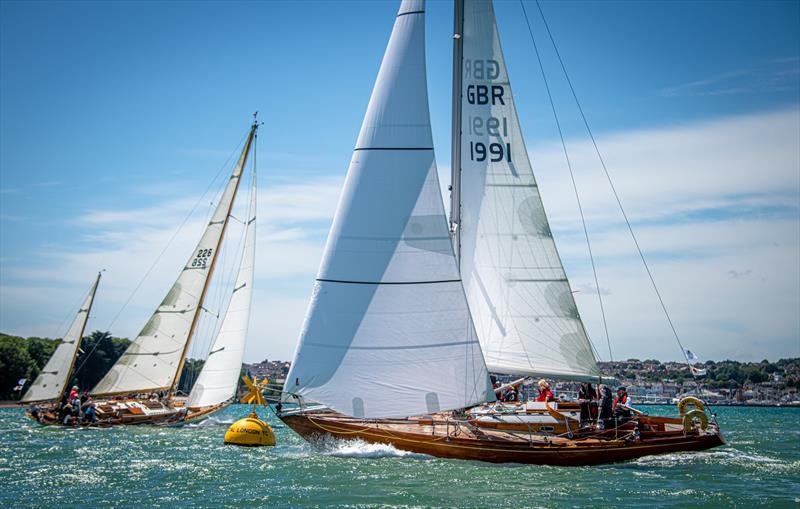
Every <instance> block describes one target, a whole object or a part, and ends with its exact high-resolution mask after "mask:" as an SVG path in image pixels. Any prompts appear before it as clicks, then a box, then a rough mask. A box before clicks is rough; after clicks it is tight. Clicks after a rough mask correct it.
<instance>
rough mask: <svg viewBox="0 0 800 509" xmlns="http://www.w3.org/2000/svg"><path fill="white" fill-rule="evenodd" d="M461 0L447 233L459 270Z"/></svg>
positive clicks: (457, 3) (457, 4)
mask: <svg viewBox="0 0 800 509" xmlns="http://www.w3.org/2000/svg"><path fill="white" fill-rule="evenodd" d="M463 34H464V0H453V125H452V151H451V158H450V161H451V168H450V233H451V234H452V236H453V251H454V252H455V255H456V263H457V264H458V268H459V272H460V270H461V88H462V87H461V77H462V70H461V67H462V65H463V58H464V54H463V48H464V39H463Z"/></svg>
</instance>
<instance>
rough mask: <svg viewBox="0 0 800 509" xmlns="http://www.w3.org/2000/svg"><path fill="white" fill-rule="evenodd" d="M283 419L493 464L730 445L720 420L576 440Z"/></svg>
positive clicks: (309, 434)
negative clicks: (697, 425)
mask: <svg viewBox="0 0 800 509" xmlns="http://www.w3.org/2000/svg"><path fill="white" fill-rule="evenodd" d="M279 417H280V419H281V420H282V421H283V422H284V424H286V425H287V426H289V427H290V428H291V429H292V430H294V431H295V432H296V433H297V434H298V435H300V436H301V437H303V438H304V439H305V440H307V441H309V442H315V441H318V440H325V439H329V438H333V439H338V440H363V441H365V442H369V443H377V444H388V445H392V446H394V447H395V448H397V449H400V450H403V451H409V452H414V453H418V454H427V455H430V456H435V457H438V458H449V459H460V460H474V461H484V462H489V463H523V464H532V465H554V466H586V465H599V464H604V463H614V462H619V461H628V460H633V459H636V458H640V457H642V456H650V455H656V454H668V453H674V452H684V451H703V450H706V449H711V448H713V447H717V446H720V445H724V444H725V440H724V438H723V437H722V433H721V432H720V431H719V428H718V427H717V426H716V425H715V424H709V427H708V429H707V430H696V431H690V432H687V433H683V432H676V433H670V432H664V433H654V434H653V436H650V437H647V438H644V437H642V438H633V437H634V434H633V431H629V430H619V432H618V438H616V439H614V438H613V434H612V435H611V436H610V437H607V438H606V437H603V436H602V435H599V436H600V438H592V436H591V435H587V436H586V437H584V438H580V437H576V438H572V439H570V438H566V437H558V436H548V435H534V434H530V435H529V434H527V433H509V432H505V431H500V430H492V429H483V428H479V427H476V426H471V425H465V424H464V423H463V422H460V423H456V422H454V421H448V420H446V419H445V418H444V417H443V416H438V417H441V420H439V419H433V420H431V419H425V418H423V419H415V418H409V419H375V420H363V419H355V418H348V417H346V416H343V415H341V414H336V413H334V412H330V411H316V412H287V413H285V414H281V415H279ZM676 420H677V421H679V419H676ZM609 434H610V433H609ZM596 436H597V435H596Z"/></svg>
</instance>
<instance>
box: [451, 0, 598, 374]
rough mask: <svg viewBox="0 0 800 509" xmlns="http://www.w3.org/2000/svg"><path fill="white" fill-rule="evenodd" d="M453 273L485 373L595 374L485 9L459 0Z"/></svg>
mask: <svg viewBox="0 0 800 509" xmlns="http://www.w3.org/2000/svg"><path fill="white" fill-rule="evenodd" d="M461 98H462V99H461V101H462V102H461V108H462V114H461V133H462V134H461V136H462V139H461V200H462V208H461V220H460V224H459V229H460V237H461V274H462V277H463V279H464V288H465V290H466V293H467V298H468V300H469V304H470V310H471V311H472V318H473V320H474V322H475V327H476V329H477V333H478V338H479V339H480V343H481V347H482V349H483V354H484V356H485V358H486V364H487V366H488V367H489V370H490V371H493V372H500V373H510V374H520V375H531V376H548V377H556V378H569V379H573V380H576V379H585V378H596V377H597V376H598V375H599V370H598V367H597V362H596V359H595V356H594V352H593V350H592V347H591V345H590V343H589V339H588V337H587V335H586V332H585V330H584V327H583V323H582V322H581V319H580V316H579V315H578V308H577V306H576V305H575V300H574V298H573V296H572V292H571V289H570V286H569V282H568V281H567V276H566V273H565V272H564V268H563V266H562V263H561V259H560V258H559V255H558V251H557V250H556V245H555V243H554V242H553V235H552V233H551V231H550V226H549V223H548V221H547V216H546V214H545V211H544V207H543V206H542V200H541V197H540V196H539V189H538V187H537V184H536V179H535V178H534V176H533V169H532V166H531V163H530V160H529V159H528V153H527V151H526V149H525V143H524V140H523V138H522V131H521V128H520V124H519V119H518V117H517V111H516V108H515V106H514V97H513V95H512V93H511V84H510V82H509V77H508V73H507V71H506V65H505V61H504V58H503V52H502V49H501V47H500V38H499V35H498V32H497V25H496V23H495V16H494V9H493V7H492V2H491V0H488V1H487V0H466V2H465V6H464V27H463V65H462V86H461Z"/></svg>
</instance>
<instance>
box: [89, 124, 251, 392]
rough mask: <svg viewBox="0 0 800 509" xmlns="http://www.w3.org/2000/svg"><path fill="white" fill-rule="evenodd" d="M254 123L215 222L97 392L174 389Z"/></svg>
mask: <svg viewBox="0 0 800 509" xmlns="http://www.w3.org/2000/svg"><path fill="white" fill-rule="evenodd" d="M253 133H254V128H253V129H251V131H250V135H249V136H248V138H247V141H246V142H245V147H244V150H243V151H242V155H241V156H240V158H239V161H238V162H237V163H236V166H235V167H234V169H233V173H232V174H231V177H230V180H229V181H228V184H227V185H226V187H225V190H224V191H223V193H222V197H221V199H220V201H219V204H218V205H217V208H216V210H215V211H214V215H213V216H212V217H211V221H210V222H209V223H208V226H207V228H206V230H205V232H204V233H203V236H202V238H201V239H200V242H199V243H198V244H197V247H196V248H195V249H194V251H192V255H191V257H190V258H189V261H188V262H187V263H186V266H185V267H184V268H183V270H182V271H181V273H180V275H179V276H178V279H177V280H176V281H175V284H174V285H172V288H171V289H170V290H169V292H168V293H167V295H166V297H164V300H163V301H162V302H161V304H160V305H159V306H158V308H157V309H156V311H155V312H154V313H153V315H152V317H151V318H150V320H148V322H147V324H146V325H145V326H144V328H143V329H142V331H141V332H140V333H139V335H138V336H137V337H136V339H135V340H134V341H133V342H132V343H131V344H130V346H128V349H127V350H126V351H125V353H123V354H122V356H121V357H120V358H119V360H118V361H117V362H116V364H114V366H112V368H111V370H110V371H109V372H108V373H106V375H105V376H104V377H103V379H102V380H100V382H99V383H98V384H97V386H96V387H95V388H94V390H93V391H92V394H96V395H99V394H117V393H131V392H146V391H153V390H162V389H170V388H171V387H172V385H173V382H175V381H176V377H177V376H178V374H179V373H178V370H179V369H181V367H182V362H183V357H184V355H185V349H186V347H187V345H188V341H189V336H190V333H191V330H192V323H193V321H194V319H195V315H196V314H197V313H198V311H199V310H200V306H201V305H202V298H203V294H204V290H205V285H206V280H207V279H208V276H209V273H210V270H211V267H212V266H213V262H214V259H215V257H216V255H217V249H218V247H219V244H220V241H221V240H222V235H223V232H224V231H225V226H226V224H227V221H228V217H229V214H230V209H231V206H232V204H233V200H234V198H235V197H236V191H237V189H238V186H239V181H240V180H241V175H242V169H243V168H244V165H245V162H246V161H247V154H248V152H249V151H250V144H251V141H252V138H253Z"/></svg>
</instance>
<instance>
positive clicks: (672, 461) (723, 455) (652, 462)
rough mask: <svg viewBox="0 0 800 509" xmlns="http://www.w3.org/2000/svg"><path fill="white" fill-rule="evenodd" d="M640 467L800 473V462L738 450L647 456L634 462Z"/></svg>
mask: <svg viewBox="0 0 800 509" xmlns="http://www.w3.org/2000/svg"><path fill="white" fill-rule="evenodd" d="M632 463H633V464H635V465H640V466H656V467H659V466H660V467H672V466H675V465H678V464H701V463H707V464H725V465H731V466H738V467H742V468H745V469H748V470H761V471H763V470H773V471H786V472H800V461H786V460H782V459H778V458H773V457H770V456H766V455H763V454H754V453H750V454H748V453H746V452H743V451H739V450H736V449H725V450H718V451H704V452H689V453H675V454H664V455H659V456H645V457H643V458H639V459H638V460H636V461H634V462H632Z"/></svg>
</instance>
